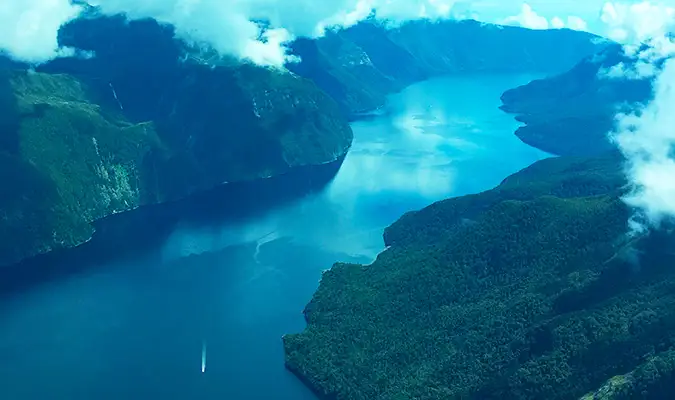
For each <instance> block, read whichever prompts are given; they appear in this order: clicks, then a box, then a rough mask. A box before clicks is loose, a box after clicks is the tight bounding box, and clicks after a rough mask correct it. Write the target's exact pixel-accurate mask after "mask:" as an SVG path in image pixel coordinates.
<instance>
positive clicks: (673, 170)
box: [603, 1, 675, 231]
mask: <svg viewBox="0 0 675 400" xmlns="http://www.w3.org/2000/svg"><path fill="white" fill-rule="evenodd" d="M603 21H605V22H606V23H607V24H608V26H609V28H610V31H611V32H614V33H615V36H614V39H617V40H621V41H622V42H623V43H624V44H625V46H624V47H625V52H626V54H627V55H629V56H632V57H633V58H634V59H635V60H636V61H635V63H633V64H632V65H630V66H627V65H625V64H619V65H617V66H615V67H614V68H612V69H611V70H609V71H607V76H608V77H611V78H629V79H647V78H652V79H653V98H652V99H651V100H650V101H649V102H648V103H647V104H646V105H645V106H644V107H641V108H640V109H638V110H636V111H635V112H633V113H631V114H619V115H617V126H616V130H615V132H614V133H612V135H611V138H612V140H613V141H614V143H616V145H617V146H618V148H619V149H620V150H621V152H622V153H623V154H624V156H625V158H626V174H627V177H628V179H629V181H630V183H631V186H632V188H631V191H630V193H629V194H628V195H627V196H626V197H625V198H624V201H625V202H626V204H628V205H629V206H631V207H634V208H635V210H636V213H635V215H634V217H633V218H632V220H631V221H630V224H631V228H632V229H633V230H634V231H644V230H645V229H647V228H648V227H659V226H660V225H661V224H662V223H663V222H664V221H665V220H670V219H672V218H673V217H675V113H673V110H675V59H673V58H672V57H673V56H675V43H674V42H673V40H672V39H671V36H670V35H669V32H670V31H671V28H672V27H673V22H675V11H674V10H673V8H672V7H669V6H665V5H658V4H654V3H650V2H647V1H645V2H642V3H639V4H629V5H626V4H617V3H607V4H606V5H605V7H604V9H603ZM644 43H646V44H649V47H645V46H644V45H643V44H644Z"/></svg>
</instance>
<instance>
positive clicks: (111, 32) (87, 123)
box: [0, 18, 352, 265]
mask: <svg viewBox="0 0 675 400" xmlns="http://www.w3.org/2000/svg"><path fill="white" fill-rule="evenodd" d="M61 39H62V41H63V42H64V43H67V44H76V45H77V46H78V47H80V48H82V49H86V50H93V51H96V52H97V57H95V58H92V59H89V60H82V59H61V60H57V61H54V62H52V63H50V64H48V65H45V66H42V67H40V68H39V69H38V72H28V71H27V70H22V69H20V68H19V69H17V68H14V67H16V66H15V65H12V66H8V67H7V68H4V69H3V70H2V81H1V82H0V84H1V85H0V86H1V87H0V88H1V89H2V96H1V101H2V107H3V111H5V110H8V111H10V112H4V113H3V114H2V120H1V121H0V138H1V141H0V159H1V160H2V161H1V162H2V164H3V165H4V167H3V168H1V169H0V170H2V172H3V174H4V175H7V177H6V181H7V182H8V183H7V184H5V185H4V187H3V193H4V195H3V196H2V197H3V202H4V203H5V204H3V205H2V207H0V210H1V211H2V218H1V219H0V233H2V234H3V235H4V236H3V237H7V238H16V240H14V239H12V240H7V241H3V244H2V245H0V265H2V264H10V263H14V262H17V261H19V260H21V259H23V258H26V257H30V256H33V255H37V254H41V253H45V252H48V251H51V250H54V249H59V248H67V247H72V246H76V245H78V244H81V243H83V242H85V241H87V240H88V239H89V238H90V237H91V235H92V233H93V228H92V225H91V224H92V222H94V221H96V220H98V219H101V218H103V217H105V216H108V215H110V214H114V213H119V212H124V211H127V210H130V209H134V208H137V207H139V206H141V205H148V204H156V203H163V202H167V201H174V200H178V199H181V198H184V197H186V196H190V195H192V194H194V193H198V192H203V191H207V190H209V189H212V188H214V187H216V186H219V185H222V184H223V183H225V182H238V181H244V180H253V179H257V178H266V177H271V176H276V175H279V174H284V173H286V172H289V171H290V170H292V169H294V168H296V167H300V166H311V165H318V164H324V163H329V162H333V161H337V160H339V159H340V158H341V157H342V156H344V155H345V154H346V152H347V150H348V149H349V147H350V145H351V140H352V132H351V128H350V127H349V125H348V123H347V121H346V120H345V119H344V117H342V116H341V114H340V111H339V108H338V106H337V105H336V104H335V102H334V101H333V100H332V99H330V98H329V97H328V96H327V95H326V94H325V93H323V92H322V91H321V90H320V89H318V88H317V87H316V86H315V85H314V84H313V83H312V82H311V81H309V80H306V79H304V78H300V77H298V76H295V75H292V74H288V73H285V72H280V71H274V70H270V69H264V68H259V67H255V66H252V65H241V64H232V65H221V66H217V67H211V66H208V65H204V64H202V63H200V62H198V60H195V59H187V60H183V59H181V58H180V57H182V56H183V54H184V53H182V52H181V49H180V47H179V44H177V42H175V41H173V39H172V36H171V32H170V30H168V29H167V28H162V27H160V26H159V25H157V24H156V23H154V22H150V21H143V22H139V23H134V22H132V23H129V24H127V23H126V22H125V21H123V20H122V19H121V18H112V19H105V20H80V21H76V22H74V23H73V24H71V25H70V26H68V27H66V28H65V29H64V30H63V32H62V38H61Z"/></svg>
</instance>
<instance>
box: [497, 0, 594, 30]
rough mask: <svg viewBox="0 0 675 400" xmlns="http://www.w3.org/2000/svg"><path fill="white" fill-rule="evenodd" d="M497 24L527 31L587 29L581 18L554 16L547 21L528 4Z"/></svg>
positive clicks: (524, 4)
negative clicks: (526, 29) (517, 12)
mask: <svg viewBox="0 0 675 400" xmlns="http://www.w3.org/2000/svg"><path fill="white" fill-rule="evenodd" d="M499 23H500V24H502V25H515V26H522V27H524V28H529V29H562V28H569V29H575V30H587V29H588V25H587V24H586V21H584V20H583V19H582V18H581V17H578V16H575V15H570V16H567V17H566V20H564V19H563V18H561V17H559V16H554V17H553V18H551V20H550V21H549V19H547V18H546V17H544V16H541V15H539V14H538V13H537V12H536V11H535V10H534V9H533V8H532V6H530V5H529V4H528V3H523V5H522V6H521V8H520V13H519V14H517V15H513V16H510V17H506V18H504V19H501V20H500V21H499Z"/></svg>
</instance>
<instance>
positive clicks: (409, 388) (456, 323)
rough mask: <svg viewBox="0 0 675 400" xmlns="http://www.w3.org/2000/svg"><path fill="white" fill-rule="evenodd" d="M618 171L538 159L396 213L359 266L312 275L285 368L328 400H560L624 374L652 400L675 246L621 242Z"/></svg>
mask: <svg viewBox="0 0 675 400" xmlns="http://www.w3.org/2000/svg"><path fill="white" fill-rule="evenodd" d="M620 170H621V168H620V159H619V157H618V156H617V155H615V154H612V155H609V156H605V157H603V158H598V159H581V158H579V159H576V158H570V159H566V158H557V159H548V160H544V161H541V162H539V163H537V164H535V165H533V166H532V167H530V168H527V169H525V170H524V171H522V172H520V173H517V174H515V175H513V176H511V177H509V178H508V179H506V180H505V181H504V182H503V183H502V184H501V185H500V186H499V187H497V188H495V189H493V190H490V191H487V192H484V193H481V194H477V195H471V196H465V197H460V198H455V199H449V200H445V201H442V202H439V203H436V204H434V205H432V206H429V207H427V208H425V209H423V210H421V211H419V212H414V213H409V214H407V215H405V216H404V217H402V218H401V219H400V220H399V221H398V222H396V223H395V224H394V225H392V226H391V227H390V228H389V229H387V231H386V233H385V240H386V242H387V244H388V245H389V246H391V247H390V248H389V249H388V250H387V251H385V252H384V253H382V254H381V255H380V256H379V257H378V259H377V260H376V261H375V262H374V263H373V264H372V265H369V266H362V265H346V264H337V265H335V266H334V267H333V268H332V269H331V270H330V271H328V272H326V273H325V274H324V275H323V278H322V281H321V285H320V288H319V290H318V291H317V292H316V294H315V296H314V298H313V299H312V301H311V302H310V304H309V305H308V306H307V308H306V310H305V315H306V318H307V321H308V327H307V328H306V330H305V331H304V332H303V333H301V334H293V335H287V336H285V337H284V344H285V350H286V360H287V366H288V368H289V369H290V370H291V371H293V372H294V373H296V374H297V375H298V376H299V377H300V378H301V379H302V380H303V381H304V382H305V383H307V384H308V385H309V386H310V387H311V388H313V389H314V390H315V391H316V393H317V394H319V395H320V396H321V397H322V398H326V399H350V400H357V399H369V400H377V399H450V398H466V399H478V398H480V399H507V400H508V399H550V400H557V399H560V400H563V399H570V398H579V397H581V396H583V395H585V394H587V393H589V392H591V391H594V390H596V389H598V388H600V387H601V386H603V385H604V384H605V382H606V380H608V379H610V378H612V377H614V376H620V375H623V374H632V375H631V378H626V379H627V380H630V379H635V380H637V381H639V382H638V383H635V384H634V387H635V388H639V389H644V390H645V391H644V392H642V394H641V395H640V396H641V397H640V398H651V399H657V398H664V397H659V396H663V394H664V393H665V392H664V389H665V390H667V389H670V390H672V389H673V383H672V382H673V381H672V380H671V379H669V378H670V376H671V375H672V373H671V372H670V371H672V368H670V367H668V365H669V362H670V361H667V360H670V359H671V358H672V357H671V356H669V354H670V352H672V350H673V345H675V312H674V311H673V307H672V304H673V301H675V297H674V295H673V293H675V292H674V291H673V287H675V271H674V270H673V269H672V264H673V262H674V261H675V254H672V253H671V252H670V251H669V250H668V249H669V248H671V247H670V246H672V244H673V243H674V240H675V239H674V238H673V237H672V236H668V235H664V234H652V235H651V236H647V237H640V238H630V237H628V236H627V235H626V232H627V230H626V220H627V217H628V215H629V211H628V210H627V209H626V208H625V206H624V205H623V203H622V202H621V200H620V199H619V196H620V194H621V193H622V186H623V183H624V180H623V178H622V176H621V172H620ZM638 259H639V263H638V262H637V261H638ZM650 357H653V358H650ZM652 359H654V360H656V361H654V364H653V365H657V366H658V373H651V372H649V371H654V369H653V368H652V367H651V366H650V362H651V361H650V360H652ZM659 359H660V360H664V361H663V362H660V361H658V360H659ZM661 366H663V368H661ZM650 368H652V369H651V370H650ZM632 371H636V372H632ZM640 371H642V372H640ZM643 378H644V379H643ZM616 379H620V378H616ZM600 391H602V389H601V390H600ZM619 398H620V397H619ZM624 398H625V397H624ZM630 398H635V397H630Z"/></svg>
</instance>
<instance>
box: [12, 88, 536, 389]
mask: <svg viewBox="0 0 675 400" xmlns="http://www.w3.org/2000/svg"><path fill="white" fill-rule="evenodd" d="M530 78H531V77H529V76H513V75H508V76H503V75H502V76H486V75H479V76H462V77H451V78H441V79H434V80H430V81H427V82H423V83H420V84H417V85H414V86H411V87H409V88H408V89H406V90H405V91H403V92H402V93H399V94H397V95H394V96H392V97H391V99H390V104H389V105H388V107H387V109H386V110H385V111H386V112H385V114H384V115H382V116H379V117H376V118H374V119H371V120H367V121H361V122H357V123H355V124H354V125H353V128H354V133H355V143H354V146H353V148H352V150H351V153H350V154H349V155H348V157H347V158H346V160H345V163H344V165H343V166H342V168H341V170H340V172H339V173H338V175H337V176H336V178H335V180H334V181H333V182H332V183H331V184H330V185H329V186H328V187H327V188H326V189H325V190H324V191H322V192H321V193H316V194H313V195H311V196H307V197H306V198H303V199H300V200H298V201H297V202H295V203H294V204H291V205H289V206H285V207H284V208H283V209H277V210H271V211H270V212H268V213H266V214H263V215H259V216H256V218H253V219H250V220H246V221H241V222H240V223H237V224H236V225H232V224H231V223H230V224H223V223H220V222H219V221H211V222H210V223H209V224H208V225H205V224H204V222H203V221H202V222H200V223H199V224H196V223H191V222H189V221H185V222H184V223H182V224H181V225H180V226H179V228H178V229H176V231H175V232H174V233H173V234H172V235H171V237H170V238H169V239H168V241H167V242H166V243H165V244H164V245H163V246H162V247H161V248H159V249H156V250H155V251H151V252H150V253H149V254H148V255H147V256H146V257H144V258H139V259H136V260H133V261H131V262H124V263H119V264H117V265H108V266H102V267H101V268H98V269H95V270H93V271H95V272H88V273H85V274H81V275H78V276H71V277H68V278H64V279H62V280H59V281H54V282H51V283H49V284H45V285H41V286H36V287H35V288H33V289H31V290H28V291H25V292H23V293H21V294H17V295H15V296H13V297H12V298H10V299H7V300H3V302H2V303H0V399H3V400H13V399H17V400H33V399H72V400H77V399H97V400H107V399H111V400H112V399H115V400H117V399H147V398H153V399H154V398H158V399H160V398H161V399H219V400H223V399H235V400H236V399H246V400H248V399H251V400H255V399H278V400H284V399H292V400H304V399H308V400H309V399H313V398H314V397H313V395H312V394H311V393H310V392H309V391H308V390H307V389H306V388H305V387H304V386H303V385H301V384H300V383H299V382H298V381H297V380H296V379H295V377H293V376H292V375H291V374H290V373H288V372H287V371H286V370H285V369H284V366H283V351H282V347H281V336H282V335H283V334H284V333H288V332H297V331H300V330H302V329H303V327H304V321H303V317H302V314H301V311H302V309H303V307H304V305H305V304H306V303H307V302H308V301H309V300H310V298H311V296H312V293H313V292H314V290H315V289H316V287H317V285H318V282H319V279H320V277H321V272H322V271H323V270H325V269H327V268H329V267H330V266H331V265H332V263H333V262H335V261H354V262H364V263H367V262H370V261H371V260H372V259H373V258H374V257H375V255H376V254H377V253H378V252H380V251H381V250H382V248H383V242H382V236H381V235H382V229H383V228H384V227H385V226H387V225H389V224H390V223H392V222H393V221H395V220H396V219H397V218H398V217H399V216H400V215H401V214H402V213H403V212H405V211H408V210H412V209H418V208H421V207H423V206H425V205H427V204H430V203H432V202H433V201H436V200H439V199H442V198H446V197H449V196H453V195H460V194H466V193H472V192H477V191H481V190H484V189H488V188H491V187H493V186H495V185H497V184H498V183H499V182H500V181H501V180H502V179H503V178H505V177H506V176H507V175H509V174H511V173H513V172H515V171H517V170H519V169H521V168H523V167H525V166H527V165H529V164H531V163H532V162H534V161H535V160H537V159H540V158H543V157H545V156H546V155H545V154H543V153H542V152H539V151H537V150H535V149H532V148H530V147H528V146H526V145H524V144H522V143H521V142H520V141H519V140H518V139H517V138H516V137H515V136H514V135H513V131H514V130H515V129H516V128H517V126H518V124H517V123H516V122H515V121H514V120H513V119H512V117H511V116H509V115H506V114H504V113H502V112H501V111H500V110H498V109H497V107H498V106H499V104H500V103H499V96H500V95H501V93H502V92H503V91H504V90H506V89H509V88H511V87H514V86H517V85H520V84H523V83H526V82H528V81H529V80H530ZM197 254H199V255H197ZM204 349H205V351H203V350H204ZM203 354H204V355H205V359H204V358H203V357H202V355H203ZM202 365H204V367H205V368H204V372H202Z"/></svg>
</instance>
